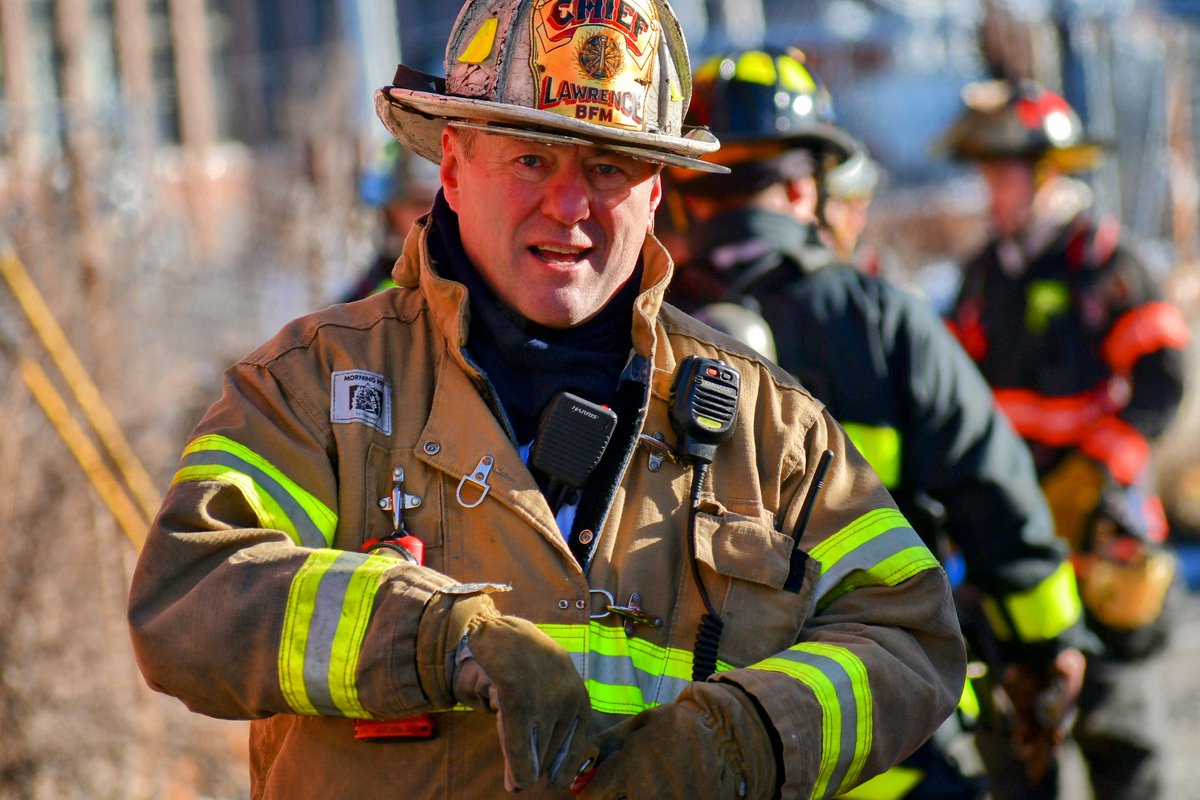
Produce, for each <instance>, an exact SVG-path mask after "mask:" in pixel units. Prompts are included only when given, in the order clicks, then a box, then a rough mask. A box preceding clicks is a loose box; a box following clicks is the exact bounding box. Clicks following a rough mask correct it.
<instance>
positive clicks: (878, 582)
mask: <svg viewBox="0 0 1200 800" xmlns="http://www.w3.org/2000/svg"><path fill="white" fill-rule="evenodd" d="M809 555H810V556H812V557H813V558H815V559H816V560H817V561H818V562H819V563H820V564H821V577H820V578H818V579H817V590H816V591H817V598H818V600H817V602H818V608H824V607H825V606H828V605H829V604H830V603H832V602H833V601H834V600H837V599H838V598H839V597H842V596H844V595H845V594H846V593H847V592H850V591H853V590H854V589H858V588H861V587H863V586H896V585H898V584H900V583H902V582H903V581H906V580H908V579H909V578H911V577H912V576H913V575H916V574H917V573H919V572H924V571H925V570H927V569H941V564H940V563H939V562H938V560H937V559H936V558H935V557H934V555H933V554H932V553H930V552H929V548H927V547H926V546H925V544H924V543H923V542H922V541H921V537H919V536H917V534H916V531H914V530H913V529H912V527H911V526H909V524H908V521H907V520H906V519H905V518H904V515H903V514H901V513H900V512H899V511H897V510H896V509H894V508H893V509H889V508H882V509H876V510H875V511H871V512H868V513H866V514H864V515H863V516H861V517H859V518H858V519H857V520H855V521H854V522H852V523H850V524H849V525H847V526H846V527H845V528H843V529H842V530H840V531H838V532H837V533H835V534H834V535H833V536H831V537H829V538H828V539H826V540H825V541H823V542H820V543H819V544H817V545H816V546H815V547H813V548H812V549H811V550H810V551H809Z"/></svg>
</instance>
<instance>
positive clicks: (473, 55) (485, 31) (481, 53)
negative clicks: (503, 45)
mask: <svg viewBox="0 0 1200 800" xmlns="http://www.w3.org/2000/svg"><path fill="white" fill-rule="evenodd" d="M498 25H499V20H497V19H496V18H495V17H492V18H490V19H486V20H484V21H483V24H482V25H480V26H479V30H477V31H475V36H474V38H472V39H471V43H470V44H469V45H467V48H466V49H465V50H463V51H462V55H460V56H459V57H458V61H459V63H460V64H478V63H480V62H482V61H483V60H484V59H485V58H487V57H488V56H490V55H491V54H492V45H493V44H495V42H496V28H497V26H498Z"/></svg>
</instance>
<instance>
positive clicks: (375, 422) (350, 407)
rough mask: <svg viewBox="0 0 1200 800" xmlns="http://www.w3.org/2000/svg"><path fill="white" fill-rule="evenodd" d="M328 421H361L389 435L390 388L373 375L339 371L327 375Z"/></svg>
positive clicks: (390, 432) (355, 371) (357, 371)
mask: <svg viewBox="0 0 1200 800" xmlns="http://www.w3.org/2000/svg"><path fill="white" fill-rule="evenodd" d="M330 384H331V385H330V399H329V420H330V421H331V422H361V423H362V424H363V425H370V426H371V427H372V428H374V429H375V430H377V431H381V432H382V433H384V434H386V435H388V436H390V435H391V434H392V387H391V386H390V385H389V384H388V382H387V381H386V380H384V378H383V376H382V375H380V374H379V373H377V372H367V371H366V370H361V369H349V370H339V371H338V372H335V373H333V375H331V376H330Z"/></svg>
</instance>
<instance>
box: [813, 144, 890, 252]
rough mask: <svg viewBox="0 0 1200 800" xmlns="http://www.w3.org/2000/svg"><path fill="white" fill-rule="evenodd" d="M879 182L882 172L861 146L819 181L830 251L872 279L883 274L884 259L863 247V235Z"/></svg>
mask: <svg viewBox="0 0 1200 800" xmlns="http://www.w3.org/2000/svg"><path fill="white" fill-rule="evenodd" d="M882 179H883V170H882V169H881V168H880V166H879V164H878V163H877V162H876V161H875V159H873V158H871V156H870V155H869V154H868V153H867V149H866V147H865V146H863V145H862V144H861V142H860V143H859V146H858V148H857V149H856V150H855V151H854V152H853V153H852V154H851V155H850V157H849V158H847V159H846V160H845V161H844V162H843V163H841V164H838V165H836V166H834V167H832V168H831V169H830V170H829V173H828V174H827V175H825V176H824V179H823V180H822V181H821V190H822V191H823V192H824V201H823V204H822V207H821V210H822V221H823V222H824V225H823V226H822V232H823V233H824V234H825V235H826V237H827V238H828V243H829V247H830V249H831V250H833V252H834V253H835V254H836V255H837V257H838V259H840V260H842V261H853V262H854V263H856V264H857V265H858V267H859V269H861V270H863V271H864V272H867V273H869V274H871V275H879V274H881V273H882V272H883V257H882V254H881V253H880V252H879V249H878V248H876V247H874V246H870V245H865V244H863V242H862V235H863V231H864V230H866V227H867V220H868V218H869V211H870V209H871V201H872V199H874V197H875V194H876V192H877V191H878V190H879V185H880V182H881V180H882Z"/></svg>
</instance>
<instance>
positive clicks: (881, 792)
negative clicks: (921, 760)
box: [838, 767, 925, 800]
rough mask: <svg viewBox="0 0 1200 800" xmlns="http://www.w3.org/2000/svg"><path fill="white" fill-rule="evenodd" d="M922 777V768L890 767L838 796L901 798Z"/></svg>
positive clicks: (878, 799)
mask: <svg viewBox="0 0 1200 800" xmlns="http://www.w3.org/2000/svg"><path fill="white" fill-rule="evenodd" d="M924 779H925V772H924V770H919V769H916V768H915V767H892V768H891V769H889V770H888V771H887V772H885V773H883V774H882V775H876V776H875V777H874V778H871V780H869V781H867V782H866V783H864V784H862V785H861V786H856V787H855V788H853V789H851V790H850V791H848V792H846V793H845V794H841V795H838V797H842V798H847V800H901V798H903V797H905V796H907V795H908V793H909V792H911V791H912V790H913V789H915V788H916V787H917V784H919V783H920V782H921V781H922V780H924Z"/></svg>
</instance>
